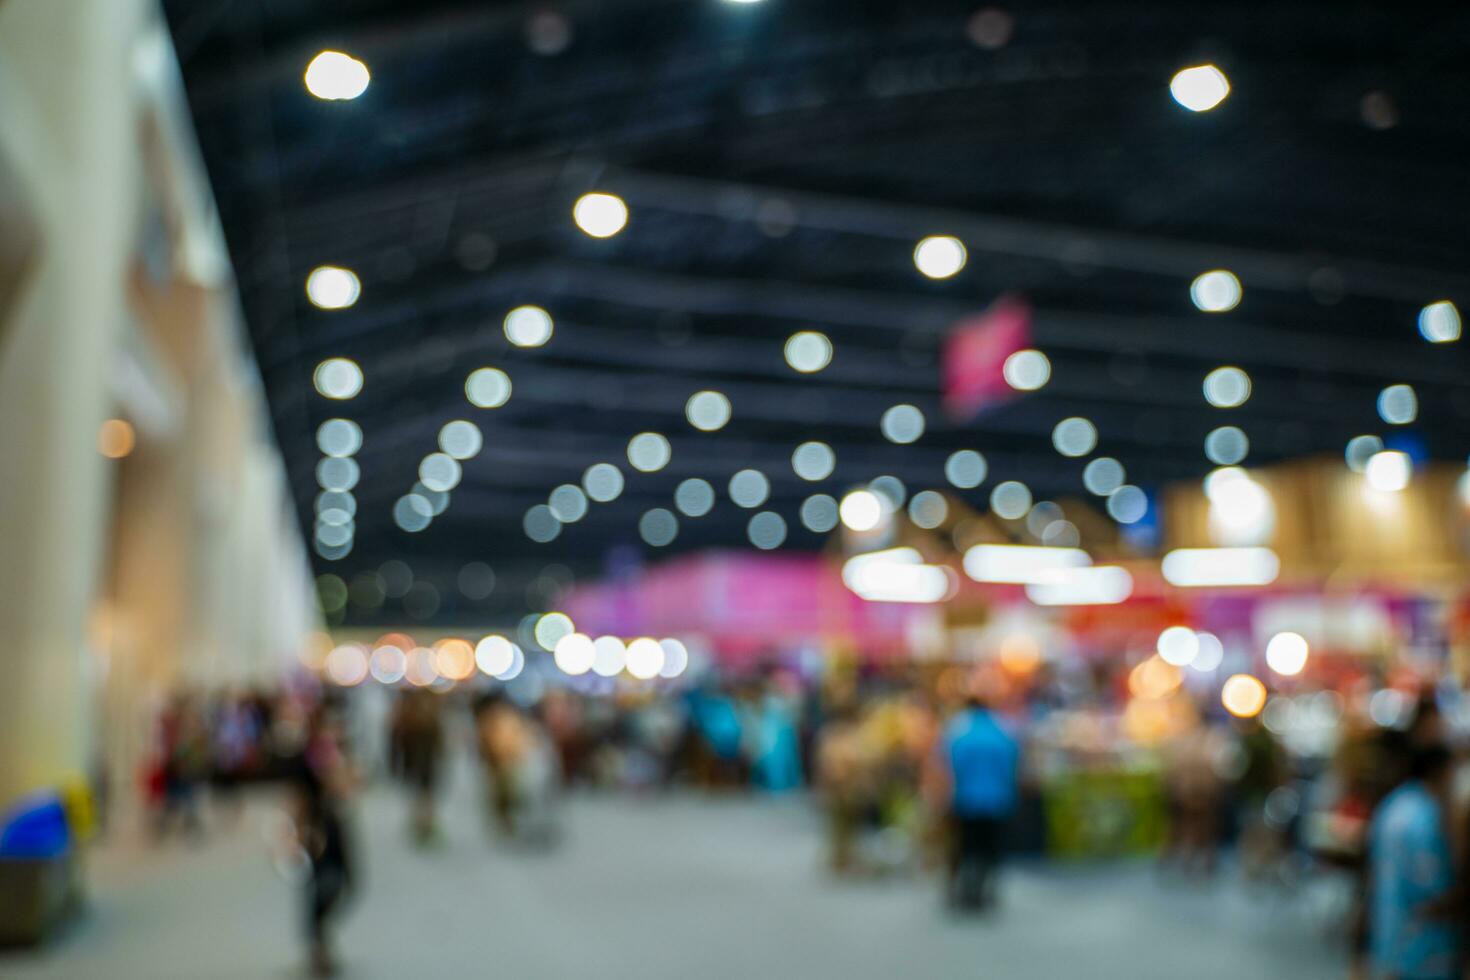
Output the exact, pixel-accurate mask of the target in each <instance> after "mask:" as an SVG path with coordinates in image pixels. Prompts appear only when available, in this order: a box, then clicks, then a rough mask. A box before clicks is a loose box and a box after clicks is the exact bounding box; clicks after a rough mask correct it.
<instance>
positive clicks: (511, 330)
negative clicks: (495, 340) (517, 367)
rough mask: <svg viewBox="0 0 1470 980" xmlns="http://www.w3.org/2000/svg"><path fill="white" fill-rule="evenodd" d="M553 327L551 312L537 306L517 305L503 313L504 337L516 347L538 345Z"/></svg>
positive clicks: (546, 339) (547, 338)
mask: <svg viewBox="0 0 1470 980" xmlns="http://www.w3.org/2000/svg"><path fill="white" fill-rule="evenodd" d="M553 329H555V328H554V325H553V324H552V322H551V314H550V313H547V312H546V311H545V310H543V309H542V308H541V307H539V306H517V307H516V308H515V309H513V310H511V311H510V312H509V313H507V314H506V315H505V338H506V339H507V340H509V341H510V342H511V343H512V344H515V345H516V346H517V347H540V346H542V345H543V344H545V343H546V342H547V341H548V340H550V339H551V334H552V331H553Z"/></svg>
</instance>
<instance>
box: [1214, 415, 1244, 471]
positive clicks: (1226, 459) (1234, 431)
mask: <svg viewBox="0 0 1470 980" xmlns="http://www.w3.org/2000/svg"><path fill="white" fill-rule="evenodd" d="M1250 450H1251V442H1250V439H1248V438H1246V434H1245V432H1244V431H1242V430H1241V429H1239V428H1237V427H1236V426H1233V425H1222V426H1220V427H1219V428H1218V429H1215V430H1214V431H1213V432H1211V433H1210V434H1209V435H1207V436H1205V457H1206V458H1207V459H1209V461H1210V462H1212V463H1214V464H1215V465H1216V466H1234V465H1235V464H1236V463H1239V462H1240V461H1241V460H1243V459H1245V457H1246V456H1247V455H1248V454H1249V453H1250Z"/></svg>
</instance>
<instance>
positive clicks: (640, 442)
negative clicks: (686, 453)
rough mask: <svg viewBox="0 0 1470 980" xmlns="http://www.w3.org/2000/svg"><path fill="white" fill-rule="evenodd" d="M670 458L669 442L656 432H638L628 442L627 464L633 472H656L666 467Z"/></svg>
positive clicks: (671, 453)
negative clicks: (630, 465)
mask: <svg viewBox="0 0 1470 980" xmlns="http://www.w3.org/2000/svg"><path fill="white" fill-rule="evenodd" d="M672 457H673V450H672V449H670V448H669V440H668V439H666V438H664V437H663V436H662V435H660V434H659V433H657V432H640V433H639V434H638V435H636V436H634V437H633V438H632V439H629V440H628V462H629V463H632V464H633V468H634V469H635V470H641V471H642V472H644V473H653V472H656V471H658V470H661V469H663V468H664V467H665V466H668V465H669V460H670V459H671V458H672Z"/></svg>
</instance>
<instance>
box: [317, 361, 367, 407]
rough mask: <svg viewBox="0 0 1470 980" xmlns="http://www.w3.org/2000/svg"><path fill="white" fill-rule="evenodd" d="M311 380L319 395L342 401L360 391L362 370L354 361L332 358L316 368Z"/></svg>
mask: <svg viewBox="0 0 1470 980" xmlns="http://www.w3.org/2000/svg"><path fill="white" fill-rule="evenodd" d="M311 380H312V383H313V384H314V385H315V386H316V390H317V392H318V393H319V394H321V395H322V396H324V397H326V398H335V399H337V400H338V401H342V400H344V399H347V398H352V397H355V396H356V395H357V393H358V392H360V391H362V368H360V367H358V366H357V362H356V361H352V360H349V359H347V358H345V357H332V358H328V359H327V360H325V361H322V362H321V363H320V364H318V365H317V366H316V371H314V372H313V373H312V377H311Z"/></svg>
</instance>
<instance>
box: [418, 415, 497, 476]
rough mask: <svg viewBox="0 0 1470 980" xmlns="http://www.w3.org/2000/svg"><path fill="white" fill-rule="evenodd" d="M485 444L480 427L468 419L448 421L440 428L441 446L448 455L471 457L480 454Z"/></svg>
mask: <svg viewBox="0 0 1470 980" xmlns="http://www.w3.org/2000/svg"><path fill="white" fill-rule="evenodd" d="M484 445H485V438H484V436H482V435H480V427H479V426H478V425H476V424H475V423H473V422H470V421H468V420H466V419H455V420H454V421H453V422H447V423H445V425H444V427H443V428H442V429H440V430H439V448H440V449H442V450H443V451H444V454H445V455H446V456H452V457H454V458H455V459H469V458H471V457H472V456H475V455H478V454H479V452H480V450H481V449H482V448H483V447H484ZM427 485H428V484H425V486H427ZM431 489H432V488H431ZM446 489H447V488H446Z"/></svg>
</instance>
